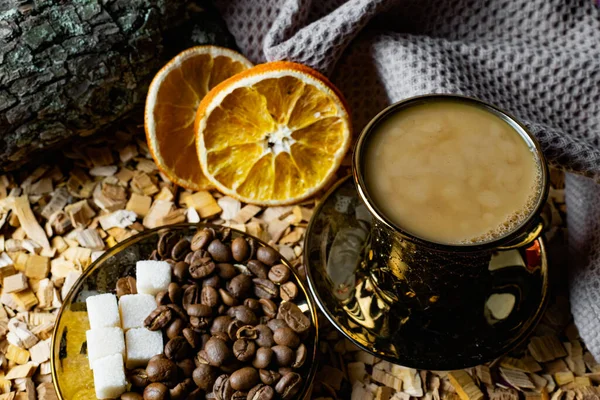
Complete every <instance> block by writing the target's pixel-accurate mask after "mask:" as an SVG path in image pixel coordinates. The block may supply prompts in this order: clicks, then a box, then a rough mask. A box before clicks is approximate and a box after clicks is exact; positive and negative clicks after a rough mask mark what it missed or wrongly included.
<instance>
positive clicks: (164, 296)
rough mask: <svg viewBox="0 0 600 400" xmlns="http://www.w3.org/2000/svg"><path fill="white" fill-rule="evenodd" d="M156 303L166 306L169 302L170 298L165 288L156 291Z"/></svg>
mask: <svg viewBox="0 0 600 400" xmlns="http://www.w3.org/2000/svg"><path fill="white" fill-rule="evenodd" d="M155 299H156V304H158V305H159V306H166V305H167V304H170V303H171V299H170V298H169V293H168V292H167V291H166V290H161V291H160V292H158V293H156V297H155Z"/></svg>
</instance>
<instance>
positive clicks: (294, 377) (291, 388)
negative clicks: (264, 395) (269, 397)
mask: <svg viewBox="0 0 600 400" xmlns="http://www.w3.org/2000/svg"><path fill="white" fill-rule="evenodd" d="M301 387H302V377H301V376H300V375H299V374H297V373H295V372H290V373H289V374H286V375H284V376H283V377H281V379H280V380H279V382H277V385H275V391H276V392H277V393H279V395H280V396H281V398H282V399H283V400H289V399H291V398H293V397H294V396H295V395H296V393H298V391H299V390H300V388H301Z"/></svg>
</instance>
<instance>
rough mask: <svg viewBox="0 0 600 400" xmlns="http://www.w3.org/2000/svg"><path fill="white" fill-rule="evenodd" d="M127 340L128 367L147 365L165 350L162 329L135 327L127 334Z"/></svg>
mask: <svg viewBox="0 0 600 400" xmlns="http://www.w3.org/2000/svg"><path fill="white" fill-rule="evenodd" d="M125 341H126V342H127V368H137V367H145V366H146V364H148V361H150V359H151V358H152V357H154V356H155V355H157V354H161V353H162V352H163V338H162V333H161V332H160V331H151V330H148V329H146V328H133V329H130V330H128V331H127V333H126V334H125Z"/></svg>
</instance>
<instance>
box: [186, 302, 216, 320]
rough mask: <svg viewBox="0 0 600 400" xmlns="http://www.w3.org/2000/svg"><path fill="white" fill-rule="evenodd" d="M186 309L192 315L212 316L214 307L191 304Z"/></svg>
mask: <svg viewBox="0 0 600 400" xmlns="http://www.w3.org/2000/svg"><path fill="white" fill-rule="evenodd" d="M186 311H187V313H188V315H189V316H190V317H210V316H211V315H212V308H211V307H209V306H207V305H204V304H190V305H189V306H188V308H186Z"/></svg>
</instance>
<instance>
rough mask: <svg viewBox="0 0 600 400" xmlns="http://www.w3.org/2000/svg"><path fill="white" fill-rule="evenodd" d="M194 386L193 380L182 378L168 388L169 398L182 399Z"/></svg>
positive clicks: (171, 399)
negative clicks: (181, 380)
mask: <svg viewBox="0 0 600 400" xmlns="http://www.w3.org/2000/svg"><path fill="white" fill-rule="evenodd" d="M195 388H196V385H194V381H193V380H191V379H190V378H186V379H184V381H183V382H180V383H179V384H178V385H177V386H175V387H174V388H173V389H171V390H169V395H170V400H184V399H186V398H187V394H188V393H190V392H191V391H192V390H193V389H195Z"/></svg>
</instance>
